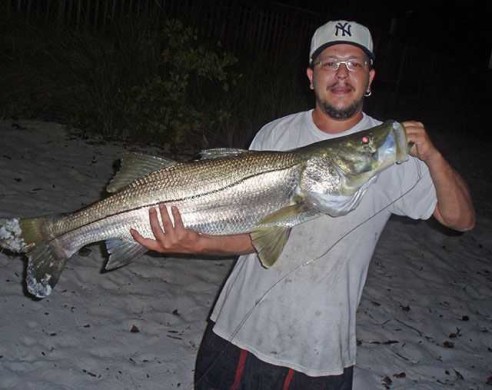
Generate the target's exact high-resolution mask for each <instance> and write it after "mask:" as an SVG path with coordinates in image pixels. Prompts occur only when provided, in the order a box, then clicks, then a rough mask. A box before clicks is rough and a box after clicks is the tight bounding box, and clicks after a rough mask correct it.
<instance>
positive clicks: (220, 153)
mask: <svg viewBox="0 0 492 390" xmlns="http://www.w3.org/2000/svg"><path fill="white" fill-rule="evenodd" d="M244 153H252V151H251V150H246V149H234V148H215V149H205V150H202V151H200V158H201V159H202V160H212V159H215V158H221V157H231V156H239V155H240V154H244Z"/></svg>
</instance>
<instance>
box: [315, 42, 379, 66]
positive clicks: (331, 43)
mask: <svg viewBox="0 0 492 390" xmlns="http://www.w3.org/2000/svg"><path fill="white" fill-rule="evenodd" d="M339 44H347V45H352V46H357V47H358V48H359V49H362V50H363V51H364V53H366V55H367V56H368V57H369V58H370V59H371V61H372V62H374V60H375V59H376V57H375V56H374V53H372V52H370V51H369V50H368V49H367V48H366V47H364V46H362V45H359V44H358V43H355V42H350V41H335V42H328V43H325V44H324V45H321V46H320V47H318V48H317V49H316V50H315V51H314V52H313V54H312V55H311V62H313V60H314V59H315V58H316V57H317V56H318V55H320V53H321V52H322V51H323V50H325V49H326V48H327V47H330V46H333V45H339Z"/></svg>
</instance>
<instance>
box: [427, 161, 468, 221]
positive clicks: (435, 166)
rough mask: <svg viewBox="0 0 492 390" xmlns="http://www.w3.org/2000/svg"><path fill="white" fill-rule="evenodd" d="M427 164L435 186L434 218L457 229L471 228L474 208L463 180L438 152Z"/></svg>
mask: <svg viewBox="0 0 492 390" xmlns="http://www.w3.org/2000/svg"><path fill="white" fill-rule="evenodd" d="M427 165H428V167H429V171H430V174H431V176H432V180H433V182H434V185H435V187H436V193H437V206H436V210H435V212H434V216H435V217H436V219H437V220H438V221H439V222H440V223H442V224H443V225H445V226H447V227H449V228H452V229H455V230H458V231H466V230H470V229H472V228H473V227H474V226H475V210H474V207H473V203H472V200H471V195H470V192H469V190H468V186H467V185H466V183H465V181H464V180H463V179H462V178H461V176H460V175H459V174H458V173H457V172H456V171H455V170H454V169H453V168H452V167H451V165H450V164H449V163H448V162H447V161H446V160H445V159H444V157H443V156H442V155H441V154H440V153H439V154H437V155H436V156H434V157H433V158H432V159H431V160H430V161H427Z"/></svg>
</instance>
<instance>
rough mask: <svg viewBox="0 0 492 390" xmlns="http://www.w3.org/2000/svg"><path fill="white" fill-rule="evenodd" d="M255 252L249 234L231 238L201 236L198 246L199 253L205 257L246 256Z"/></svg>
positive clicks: (230, 236) (231, 236)
mask: <svg viewBox="0 0 492 390" xmlns="http://www.w3.org/2000/svg"><path fill="white" fill-rule="evenodd" d="M254 251H255V250H254V247H253V244H252V243H251V237H250V235H249V234H238V235H229V236H209V235H201V236H200V239H199V242H198V244H197V252H198V253H200V254H205V255H221V256H227V255H244V254H247V253H253V252H254Z"/></svg>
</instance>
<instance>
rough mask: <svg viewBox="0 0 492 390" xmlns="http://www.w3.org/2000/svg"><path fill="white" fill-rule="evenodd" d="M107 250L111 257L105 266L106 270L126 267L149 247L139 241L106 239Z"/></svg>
mask: <svg viewBox="0 0 492 390" xmlns="http://www.w3.org/2000/svg"><path fill="white" fill-rule="evenodd" d="M106 250H107V251H108V253H109V259H108V261H107V263H106V265H105V267H104V269H105V270H106V271H111V270H114V269H117V268H121V267H124V266H125V265H128V264H130V263H131V262H132V261H133V260H135V259H136V258H138V257H140V256H142V255H143V254H144V253H145V252H147V249H146V248H145V247H143V246H142V245H140V244H138V243H137V242H133V241H129V240H122V239H119V238H112V239H109V240H106Z"/></svg>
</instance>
